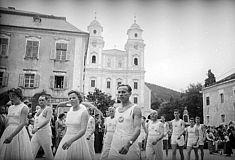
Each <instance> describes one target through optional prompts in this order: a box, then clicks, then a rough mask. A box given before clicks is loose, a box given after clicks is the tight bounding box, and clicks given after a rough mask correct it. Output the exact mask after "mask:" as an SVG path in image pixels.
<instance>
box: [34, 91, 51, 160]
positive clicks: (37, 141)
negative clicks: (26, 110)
mask: <svg viewBox="0 0 235 160" xmlns="http://www.w3.org/2000/svg"><path fill="white" fill-rule="evenodd" d="M47 101H48V97H47V96H46V95H41V96H40V97H39V98H38V102H39V105H40V107H41V109H40V110H39V111H38V112H37V113H36V115H35V120H34V129H33V130H32V133H33V137H32V139H31V146H32V152H33V156H34V158H35V157H36V155H37V153H38V150H39V148H40V146H41V147H42V148H43V151H44V153H45V156H46V158H47V159H49V160H53V159H54V158H53V153H52V149H51V145H52V140H51V137H52V132H51V126H50V121H51V118H52V108H51V107H50V106H48V102H47Z"/></svg>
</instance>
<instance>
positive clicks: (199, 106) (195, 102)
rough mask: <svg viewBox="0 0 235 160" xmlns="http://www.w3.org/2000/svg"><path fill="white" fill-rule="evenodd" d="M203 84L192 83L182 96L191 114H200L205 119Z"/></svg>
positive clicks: (193, 115) (192, 115)
mask: <svg viewBox="0 0 235 160" xmlns="http://www.w3.org/2000/svg"><path fill="white" fill-rule="evenodd" d="M201 90H202V84H200V83H198V84H190V85H189V86H188V88H187V90H186V91H185V94H184V96H183V97H182V102H183V105H184V106H187V109H188V112H189V116H190V117H196V116H199V117H200V118H201V120H203V99H202V93H201Z"/></svg>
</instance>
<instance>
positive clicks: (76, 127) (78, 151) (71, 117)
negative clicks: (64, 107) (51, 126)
mask: <svg viewBox="0 0 235 160" xmlns="http://www.w3.org/2000/svg"><path fill="white" fill-rule="evenodd" d="M83 112H87V109H86V107H85V106H84V105H82V104H80V109H79V110H77V111H73V108H72V107H71V108H70V110H69V112H68V113H67V118H66V122H65V124H66V126H67V131H66V133H65V135H64V137H63V139H62V140H61V142H60V144H59V147H58V149H57V152H56V155H55V160H91V156H90V153H89V148H88V144H87V141H86V138H85V135H84V136H82V137H81V138H79V139H78V140H76V141H75V142H73V143H72V145H71V146H70V147H69V149H68V150H64V149H62V146H63V144H64V143H65V142H67V141H68V140H70V139H71V138H72V137H74V136H76V135H77V134H78V133H79V132H80V130H81V116H82V113H83ZM87 114H88V113H87Z"/></svg>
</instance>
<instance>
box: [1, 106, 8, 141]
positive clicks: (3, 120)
mask: <svg viewBox="0 0 235 160" xmlns="http://www.w3.org/2000/svg"><path fill="white" fill-rule="evenodd" d="M6 121H7V118H6V111H5V107H4V106H0V138H1V136H2V134H3V132H4V130H5V128H6V123H7V122H6Z"/></svg>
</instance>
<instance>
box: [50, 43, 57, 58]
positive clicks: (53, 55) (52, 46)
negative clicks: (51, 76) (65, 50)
mask: <svg viewBox="0 0 235 160" xmlns="http://www.w3.org/2000/svg"><path fill="white" fill-rule="evenodd" d="M50 47H51V53H50V59H53V60H55V59H56V49H55V45H54V44H51V45H50Z"/></svg>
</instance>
